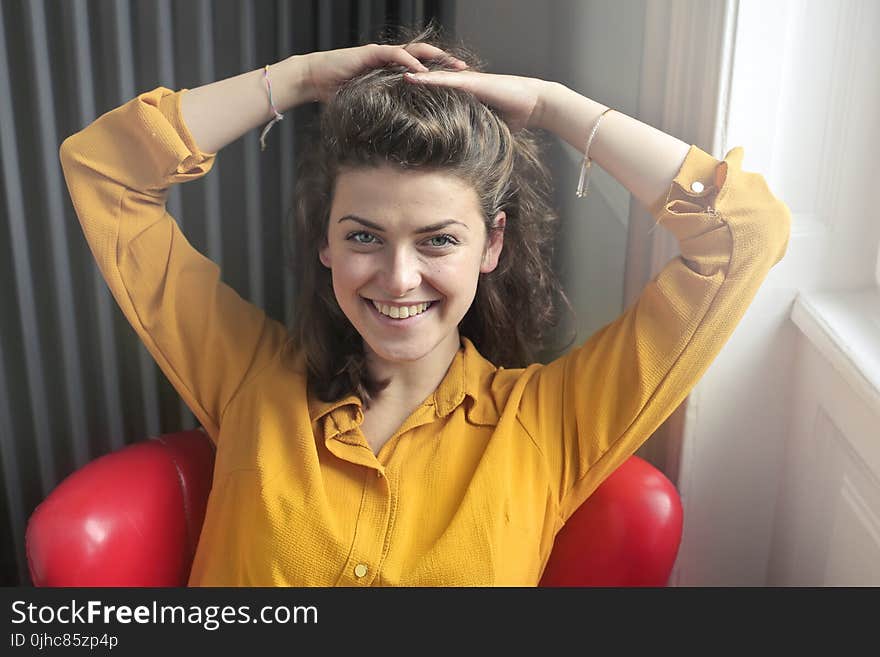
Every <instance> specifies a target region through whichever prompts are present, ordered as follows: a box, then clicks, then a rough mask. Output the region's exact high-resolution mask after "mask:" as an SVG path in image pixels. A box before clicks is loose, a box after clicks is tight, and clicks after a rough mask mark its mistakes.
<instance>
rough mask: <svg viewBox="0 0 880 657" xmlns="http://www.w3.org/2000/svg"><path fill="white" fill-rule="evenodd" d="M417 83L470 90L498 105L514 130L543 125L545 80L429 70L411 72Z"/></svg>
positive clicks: (410, 78) (408, 75)
mask: <svg viewBox="0 0 880 657" xmlns="http://www.w3.org/2000/svg"><path fill="white" fill-rule="evenodd" d="M404 78H406V79H407V80H409V81H410V82H413V83H414V84H436V85H441V86H447V87H457V88H459V89H462V90H464V91H470V92H471V93H472V94H474V95H475V96H476V97H477V98H479V99H480V100H481V101H482V102H484V103H486V104H487V105H490V106H491V107H494V108H496V109H497V110H499V111H500V112H501V114H502V115H503V116H504V120H505V121H507V125H508V126H510V129H511V130H512V131H513V132H516V131H518V130H522V129H523V128H538V127H542V125H541V117H542V114H543V110H544V93H545V90H546V87H547V84H548V83H547V82H546V81H545V80H540V79H538V78H526V77H521V76H518V75H498V74H495V73H478V72H476V71H464V70H463V71H429V72H427V73H426V72H417V73H407V74H405V75H404Z"/></svg>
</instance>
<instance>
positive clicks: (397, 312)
mask: <svg viewBox="0 0 880 657" xmlns="http://www.w3.org/2000/svg"><path fill="white" fill-rule="evenodd" d="M372 304H373V305H374V306H375V307H376V310H378V311H379V312H380V313H382V314H383V315H387V316H388V317H391V318H392V319H406V318H407V317H412V316H413V315H420V314H422V313H423V312H425V311H426V310H427V309H428V306H430V305H431V304H430V303H420V304H417V305H415V306H388V305H385V304H381V303H377V302H376V301H373V302H372Z"/></svg>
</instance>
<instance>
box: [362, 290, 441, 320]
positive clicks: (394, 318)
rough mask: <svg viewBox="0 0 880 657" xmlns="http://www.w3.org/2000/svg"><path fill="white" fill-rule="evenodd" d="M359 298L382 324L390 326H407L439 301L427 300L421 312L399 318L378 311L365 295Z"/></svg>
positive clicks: (429, 310)
mask: <svg viewBox="0 0 880 657" xmlns="http://www.w3.org/2000/svg"><path fill="white" fill-rule="evenodd" d="M361 299H362V300H363V302H364V303H365V304H366V305H367V307H368V308H369V309H370V311H371V312H372V313H373V315H374V316H375V317H377V318H378V319H379V321H381V322H382V323H383V324H386V325H391V326H409V325H410V324H413V323H414V322H416V321H418V320H419V319H420V318H422V317H424V316H425V315H427V314H428V313H429V312H431V310H433V308H434V306H436V305H437V304H439V303H440V301H436V300H435V301H429V302H427V303H428V306H427V308H425V310H423V311H422V312H420V313H417V314H415V315H410V316H409V317H405V318H400V317H391V316H389V315H385V314H383V313H381V312H379V309H378V308H376V304H375V303H374V302H373V301H372V300H371V299H367V298H366V297H361ZM413 305H416V306H418V305H419V304H413Z"/></svg>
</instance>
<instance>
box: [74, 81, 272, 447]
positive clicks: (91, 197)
mask: <svg viewBox="0 0 880 657" xmlns="http://www.w3.org/2000/svg"><path fill="white" fill-rule="evenodd" d="M185 92H186V90H181V91H180V92H176V93H175V92H173V91H171V90H169V89H166V88H164V87H158V88H156V89H154V90H153V91H150V92H147V93H143V94H141V95H139V96H138V97H137V98H135V99H133V100H131V101H129V102H128V103H126V104H124V105H122V106H121V107H118V108H117V109H114V110H112V111H110V112H108V113H106V114H104V115H103V116H101V117H99V118H98V119H97V120H95V121H94V122H93V123H92V124H91V125H89V126H88V127H86V128H85V129H83V130H81V131H80V132H78V133H76V134H74V135H72V136H70V137H68V138H67V139H66V140H65V141H64V143H63V144H62V145H61V149H60V158H61V164H62V167H63V170H64V177H65V179H66V181H67V187H68V190H69V192H70V197H71V199H72V201H73V206H74V209H75V211H76V214H77V216H78V217H79V221H80V224H81V226H82V229H83V233H84V234H85V238H86V240H87V242H88V244H89V247H90V248H91V251H92V253H93V255H94V257H95V260H96V261H97V264H98V267H99V269H100V271H101V274H102V275H103V277H104V279H105V280H106V281H107V285H108V286H109V287H110V291H111V292H112V294H113V296H114V298H115V299H116V301H117V303H118V304H119V307H120V308H121V310H122V312H123V313H124V315H125V317H126V319H127V320H128V322H129V323H130V324H131V326H132V327H133V328H134V330H135V331H136V332H137V334H138V336H139V337H140V339H141V340H142V341H143V343H144V345H145V346H146V347H147V349H148V350H149V352H150V354H152V356H153V358H154V359H155V360H156V362H157V363H158V364H159V366H160V367H161V369H162V371H163V372H164V373H165V375H166V376H167V377H168V380H169V381H170V382H171V384H172V385H173V386H174V387H175V389H176V390H177V392H178V393H179V394H180V395H181V397H182V398H183V399H184V401H185V402H186V403H187V405H188V406H189V407H190V409H191V410H192V411H193V413H194V414H195V415H196V417H197V418H198V420H199V422H200V423H201V424H202V426H203V427H204V428H205V430H206V431H207V432H208V433H209V435H210V436H211V437H212V439H213V440H214V441H215V442H216V441H217V439H218V436H219V427H220V422H221V419H222V417H223V412H224V409H225V408H226V406H227V404H228V403H229V401H230V400H231V399H232V398H233V397H234V396H235V393H236V391H237V390H238V389H239V387H240V386H241V384H242V383H243V382H244V381H245V380H246V379H247V377H248V376H249V374H251V373H253V372H256V371H258V370H259V369H260V368H261V367H263V365H264V364H265V363H267V362H268V360H269V359H271V358H272V357H273V356H274V355H275V353H277V351H278V350H279V349H280V347H281V346H282V345H283V342H284V341H285V339H286V330H285V328H284V326H283V325H282V324H280V323H278V322H276V321H274V320H272V319H270V318H269V317H267V316H266V314H265V313H264V312H263V311H262V310H261V309H259V308H257V307H255V306H253V305H252V304H250V303H248V302H246V301H245V300H243V299H242V298H241V297H240V296H239V295H238V294H237V293H236V292H235V291H234V290H233V289H232V288H230V287H229V286H227V285H225V284H224V283H222V282H221V280H220V271H219V267H218V266H217V265H216V264H215V263H214V262H212V261H210V260H209V259H207V258H205V257H204V256H203V255H202V254H200V253H199V252H198V251H197V250H196V249H195V248H193V247H192V246H191V245H190V244H189V242H188V241H187V240H186V238H185V237H184V235H183V234H182V233H181V231H180V228H179V227H178V225H177V223H176V221H175V220H174V219H173V218H172V217H171V216H170V215H169V214H168V213H167V212H166V207H165V204H166V197H167V192H168V187H169V186H170V185H172V184H174V183H182V182H187V181H190V180H195V179H197V178H200V177H202V176H204V175H205V174H207V173H208V172H209V171H210V170H211V167H212V166H213V163H214V158H215V154H209V153H203V152H201V151H200V150H199V149H198V147H197V146H196V144H195V142H194V140H193V138H192V136H191V135H190V133H189V131H188V129H187V127H186V125H185V124H184V121H183V119H182V117H181V114H180V98H181V96H182V94H183V93H185Z"/></svg>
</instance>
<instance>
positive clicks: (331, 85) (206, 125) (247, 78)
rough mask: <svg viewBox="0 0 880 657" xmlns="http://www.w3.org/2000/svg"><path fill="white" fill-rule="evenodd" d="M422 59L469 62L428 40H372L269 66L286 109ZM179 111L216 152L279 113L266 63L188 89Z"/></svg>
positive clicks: (416, 67) (205, 148)
mask: <svg viewBox="0 0 880 657" xmlns="http://www.w3.org/2000/svg"><path fill="white" fill-rule="evenodd" d="M420 59H422V60H426V61H428V60H432V59H437V60H444V61H447V62H448V63H449V64H450V65H452V66H453V67H456V68H459V69H461V68H465V67H466V65H465V63H464V62H462V61H460V60H458V59H455V58H453V57H450V56H449V55H447V54H446V53H445V52H444V51H442V50H440V49H439V48H436V47H434V46H431V45H428V44H426V43H414V44H412V45H409V46H406V48H404V47H402V46H394V45H377V44H369V45H366V46H357V47H354V48H342V49H339V50H327V51H320V52H313V53H309V54H307V55H293V56H291V57H288V58H287V59H284V60H282V61H280V62H278V63H276V64H272V65H271V66H269V81H270V82H271V84H272V100H273V102H274V103H275V107H276V108H277V109H278V111H279V112H281V113H284V112H286V111H287V110H289V109H291V108H292V107H296V106H297V105H301V104H302V103H309V102H314V101H321V102H327V100H329V99H330V98H331V97H332V96H333V94H334V93H336V89H337V88H338V86H339V85H340V84H341V83H342V82H344V81H345V80H347V79H349V78H352V77H354V76H355V75H357V74H358V73H360V72H362V71H366V70H369V69H371V68H378V67H380V66H388V65H395V64H397V65H400V66H406V67H407V68H409V69H411V70H413V71H427V70H428V69H427V67H426V66H425V65H424V64H422V63H421V62H420V61H419V60H420ZM180 111H181V114H182V115H183V120H184V123H186V125H187V127H188V128H189V131H190V133H191V134H192V136H193V139H194V140H195V142H196V144H197V145H198V146H199V148H200V149H201V151H202V152H203V153H211V154H214V153H217V152H218V151H219V150H220V149H222V148H223V147H224V146H226V145H227V144H230V143H232V142H234V141H235V140H237V139H238V138H239V137H241V136H242V135H243V134H245V133H246V132H248V131H250V130H253V129H254V128H256V127H258V126H261V125H263V124H264V123H267V122H268V121H270V120H271V119H272V118H273V117H274V116H275V114H274V113H273V112H272V106H271V105H270V104H269V94H268V89H267V87H266V80H265V78H264V72H263V69H259V70H255V71H250V72H248V73H242V74H241V75H237V76H235V77H232V78H227V79H225V80H220V81H219V82H212V83H211V84H206V85H204V86H201V87H197V88H195V89H192V90H191V91H187V92H186V93H185V94H183V97H182V98H181V101H180Z"/></svg>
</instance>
